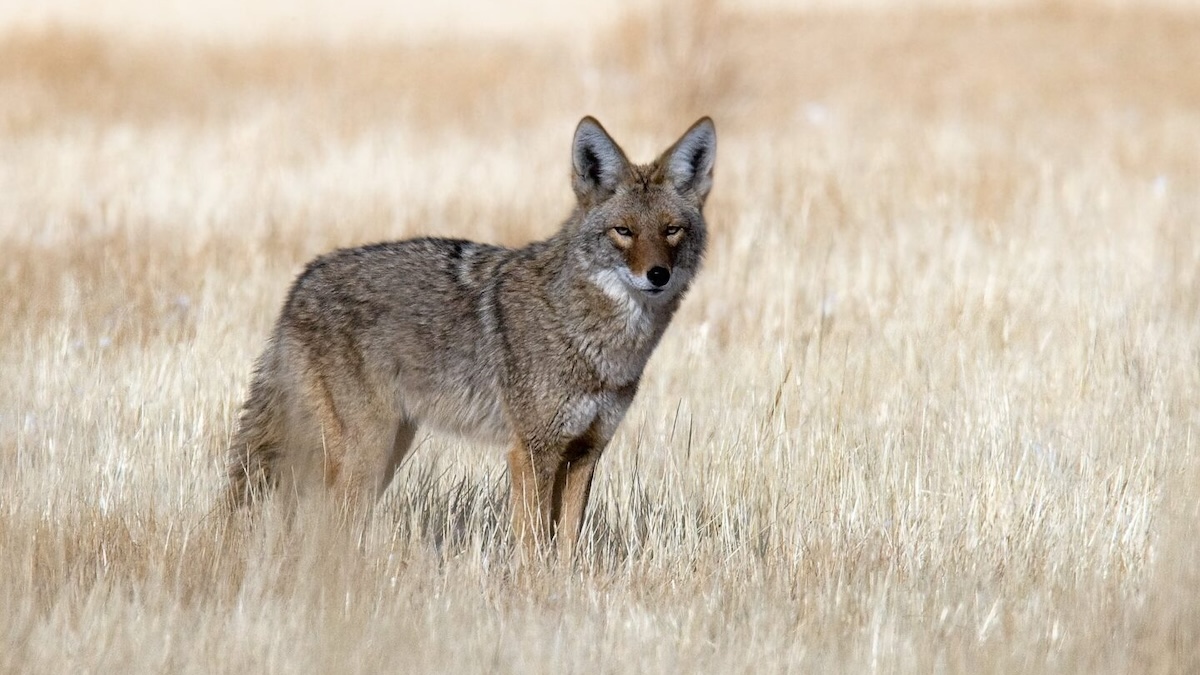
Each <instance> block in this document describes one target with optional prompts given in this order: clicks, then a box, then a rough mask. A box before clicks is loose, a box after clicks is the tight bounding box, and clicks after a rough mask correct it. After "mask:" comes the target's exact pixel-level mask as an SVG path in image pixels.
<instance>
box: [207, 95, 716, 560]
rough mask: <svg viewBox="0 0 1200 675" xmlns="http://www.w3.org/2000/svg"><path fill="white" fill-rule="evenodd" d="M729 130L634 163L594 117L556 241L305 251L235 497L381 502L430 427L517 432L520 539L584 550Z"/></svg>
mask: <svg viewBox="0 0 1200 675" xmlns="http://www.w3.org/2000/svg"><path fill="white" fill-rule="evenodd" d="M716 140H717V139H716V131H715V130H714V128H713V124H712V121H711V120H709V119H708V118H704V119H701V120H700V121H698V122H696V123H695V124H694V125H692V127H691V128H690V129H689V130H688V131H687V133H685V134H684V135H683V137H681V138H680V139H679V140H678V141H677V142H676V143H675V144H674V145H672V146H671V147H670V148H668V149H667V150H666V151H665V152H664V153H663V154H662V156H660V157H659V158H658V159H657V160H655V161H653V162H651V163H650V164H646V165H637V164H632V163H630V162H629V160H628V159H627V158H626V157H625V153H624V152H623V151H622V150H621V148H620V147H619V146H618V145H617V144H616V143H615V142H614V141H613V140H612V138H611V137H610V136H609V135H608V133H607V132H605V130H604V128H603V127H601V126H600V123H599V122H597V121H596V120H594V119H592V118H590V117H587V118H584V119H583V120H582V121H581V122H580V123H579V126H578V128H577V129H576V131H575V138H574V142H573V144H572V153H571V157H572V167H573V169H574V175H573V180H572V184H573V187H574V190H575V195H576V197H577V200H578V202H577V205H576V207H575V209H574V211H573V212H572V213H571V215H570V217H569V218H568V219H567V221H566V223H564V224H563V226H562V228H561V229H560V230H559V231H558V233H556V234H555V235H554V236H552V237H550V238H549V239H546V240H545V241H539V242H535V243H532V244H530V245H528V246H526V247H524V248H519V249H507V248H501V247H498V246H491V245H488V244H478V243H474V242H470V241H463V240H457V239H434V238H423V239H411V240H407V241H398V242H387V243H381V244H373V245H370V246H362V247H359V248H350V249H342V250H338V251H334V252H333V253H329V254H327V255H324V256H321V257H319V258H317V259H316V260H313V261H312V262H310V263H309V264H308V266H307V267H306V268H305V270H304V271H303V272H302V273H301V274H300V276H299V277H298V278H297V279H296V281H295V283H293V284H292V288H291V290H290V291H289V293H288V296H287V300H286V301H285V302H284V305H283V310H282V311H281V312H280V315H279V320H278V322H277V323H276V326H275V330H274V332H273V334H272V336H271V339H270V341H269V343H268V345H267V348H266V350H265V351H264V352H263V354H262V356H261V357H260V358H259V360H258V363H257V366H256V368H255V371H254V377H253V381H252V383H251V385H250V394H249V397H248V398H247V400H246V403H245V404H244V406H243V408H242V412H241V417H240V420H239V426H238V430H237V433H236V434H235V436H234V438H233V442H232V445H231V447H230V450H229V478H230V487H229V497H230V501H231V502H232V503H234V504H236V505H240V504H244V503H246V502H247V501H249V500H250V499H251V498H253V497H255V496H257V495H259V494H262V493H264V492H266V491H267V490H268V489H270V488H283V489H286V490H289V491H294V493H295V494H298V495H300V494H304V493H307V492H311V491H313V490H314V489H318V488H321V489H323V488H330V489H332V490H333V491H334V492H335V494H337V495H339V496H340V497H341V498H344V499H345V500H347V501H348V502H350V503H360V504H361V503H364V502H369V501H371V500H373V499H374V498H375V497H376V496H377V495H378V494H379V493H380V492H381V491H383V490H384V489H385V488H386V487H387V486H388V484H389V483H390V482H391V480H392V474H393V473H394V472H395V470H396V467H397V466H399V465H400V463H401V461H402V460H403V459H404V456H405V454H406V453H407V452H408V450H409V448H410V446H411V445H412V441H413V438H414V437H415V435H416V432H417V429H418V427H419V426H420V425H422V424H424V425H428V426H429V427H431V428H434V429H440V430H443V431H449V432H454V433H459V434H465V435H468V436H471V437H474V438H478V439H482V440H485V441H492V442H497V443H507V444H509V448H510V450H509V453H508V463H509V470H510V477H511V482H512V523H513V530H514V531H515V533H516V535H517V537H518V538H519V539H520V540H521V541H522V542H524V544H525V545H526V547H527V548H529V549H532V548H535V547H536V545H537V544H538V543H544V542H548V541H550V539H551V538H552V537H555V536H557V539H558V541H559V545H560V548H565V549H567V550H570V549H572V548H573V547H574V545H575V543H576V540H577V539H578V537H579V533H580V528H581V526H582V524H583V517H584V509H585V507H586V505H587V500H588V491H589V489H590V486H591V482H592V472H593V470H594V469H595V466H596V461H597V460H598V459H599V457H600V454H601V453H602V452H603V450H604V447H605V445H607V443H608V441H609V439H610V438H611V437H612V435H613V432H614V431H615V430H616V428H617V425H618V424H619V423H620V422H621V419H622V418H623V417H624V415H625V411H626V409H628V407H629V404H630V402H632V400H633V396H634V394H635V393H636V391H637V387H638V381H639V379H640V378H641V375H642V371H643V369H644V368H645V366H646V361H647V360H648V359H649V358H650V354H651V352H652V351H653V350H654V347H655V345H657V344H658V341H659V338H661V337H662V334H663V331H664V330H666V327H667V324H668V323H669V322H670V320H671V317H672V315H673V314H674V313H675V310H676V308H678V307H679V303H680V301H681V300H682V298H683V295H684V293H685V291H686V290H687V288H688V285H689V284H690V283H691V280H692V277H693V276H695V274H696V272H697V271H698V269H699V267H700V261H701V258H702V256H703V253H704V245H705V229H706V225H705V221H704V215H703V207H704V202H705V199H706V198H707V197H708V193H709V190H710V188H711V187H712V171H713V162H714V159H715V156H716Z"/></svg>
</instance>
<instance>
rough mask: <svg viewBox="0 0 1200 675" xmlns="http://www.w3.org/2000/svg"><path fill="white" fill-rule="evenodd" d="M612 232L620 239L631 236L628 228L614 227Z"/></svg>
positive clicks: (631, 232)
mask: <svg viewBox="0 0 1200 675" xmlns="http://www.w3.org/2000/svg"><path fill="white" fill-rule="evenodd" d="M613 232H616V233H617V234H619V235H621V236H622V237H632V236H633V230H630V229H629V228H628V227H614V228H613Z"/></svg>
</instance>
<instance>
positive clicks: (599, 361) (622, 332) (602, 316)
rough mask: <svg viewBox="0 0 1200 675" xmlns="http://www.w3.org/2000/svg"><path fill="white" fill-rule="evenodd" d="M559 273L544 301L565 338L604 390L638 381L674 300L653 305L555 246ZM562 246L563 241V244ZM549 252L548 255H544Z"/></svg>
mask: <svg viewBox="0 0 1200 675" xmlns="http://www.w3.org/2000/svg"><path fill="white" fill-rule="evenodd" d="M547 243H548V244H550V249H557V250H556V251H555V253H556V254H557V256H561V257H559V258H558V260H559V261H560V262H557V263H556V265H557V266H558V269H559V270H560V273H559V274H558V275H556V277H555V278H554V280H553V281H552V282H551V283H550V284H549V285H548V286H547V288H546V292H547V300H548V301H549V304H550V306H551V307H554V308H555V310H556V313H559V315H560V317H561V322H560V325H561V326H562V327H563V328H564V330H565V331H566V333H567V336H568V338H569V340H570V342H571V344H573V345H574V346H575V348H576V349H578V350H579V352H580V354H581V355H582V356H583V357H584V358H586V359H587V360H588V361H589V362H590V363H591V364H592V366H593V367H594V368H595V369H596V372H597V375H599V376H600V378H601V379H602V380H603V381H604V382H605V384H607V385H610V386H618V387H619V386H625V385H628V384H631V383H634V382H636V381H637V380H638V378H640V377H641V374H642V370H643V369H644V368H645V366H646V361H647V360H648V359H649V358H650V353H651V352H652V351H653V350H654V347H655V345H657V344H658V341H659V338H661V337H662V334H663V331H665V330H666V327H667V324H668V323H669V322H670V320H671V316H672V315H673V314H674V313H675V309H676V307H678V305H679V295H680V294H675V296H674V297H671V298H667V299H663V300H661V301H660V300H658V299H655V298H650V297H648V296H645V295H644V294H643V293H642V292H641V291H638V290H637V289H634V288H631V287H630V286H629V285H628V284H626V283H625V282H624V281H623V280H622V279H621V278H620V275H619V274H618V273H617V272H616V271H615V270H612V269H605V268H600V269H597V268H595V267H593V266H591V265H589V264H588V261H586V260H584V259H581V256H579V255H578V252H576V251H573V250H572V249H571V247H570V246H568V245H562V246H561V247H559V246H555V243H552V242H547ZM563 244H565V242H563ZM547 252H548V253H549V250H548V251H547Z"/></svg>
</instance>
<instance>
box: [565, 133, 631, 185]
mask: <svg viewBox="0 0 1200 675" xmlns="http://www.w3.org/2000/svg"><path fill="white" fill-rule="evenodd" d="M571 164H572V166H574V167H575V180H574V181H572V182H573V184H574V186H575V195H576V196H577V197H579V201H599V200H600V199H604V198H605V197H608V196H609V195H611V194H612V193H613V191H614V190H616V189H617V184H618V183H620V181H621V179H622V178H624V177H625V176H626V175H627V174H628V172H629V160H628V159H626V158H625V153H624V152H622V151H621V148H620V146H618V145H617V144H616V142H615V141H613V139H612V137H611V136H609V135H608V132H607V131H605V130H604V127H602V126H600V123H599V122H597V121H596V120H595V118H592V117H585V118H583V119H582V120H580V121H579V126H578V127H576V128H575V140H574V141H573V142H572V143H571Z"/></svg>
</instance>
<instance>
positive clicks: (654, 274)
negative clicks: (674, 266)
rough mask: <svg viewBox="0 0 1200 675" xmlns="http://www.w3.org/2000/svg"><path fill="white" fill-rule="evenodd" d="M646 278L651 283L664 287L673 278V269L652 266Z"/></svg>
mask: <svg viewBox="0 0 1200 675" xmlns="http://www.w3.org/2000/svg"><path fill="white" fill-rule="evenodd" d="M646 278H647V279H649V280H650V283H652V284H654V285H655V286H658V287H659V288H662V287H663V286H666V285H667V282H668V281H670V280H671V270H669V269H667V268H665V267H651V268H650V271H649V272H646Z"/></svg>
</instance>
